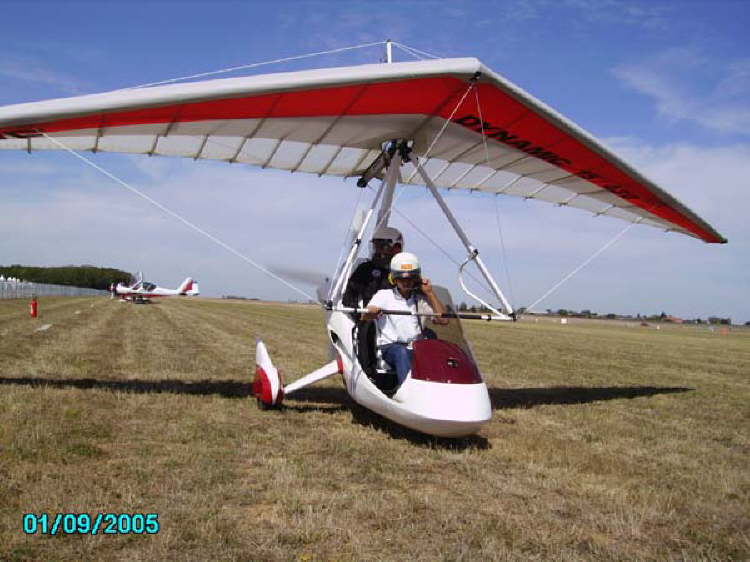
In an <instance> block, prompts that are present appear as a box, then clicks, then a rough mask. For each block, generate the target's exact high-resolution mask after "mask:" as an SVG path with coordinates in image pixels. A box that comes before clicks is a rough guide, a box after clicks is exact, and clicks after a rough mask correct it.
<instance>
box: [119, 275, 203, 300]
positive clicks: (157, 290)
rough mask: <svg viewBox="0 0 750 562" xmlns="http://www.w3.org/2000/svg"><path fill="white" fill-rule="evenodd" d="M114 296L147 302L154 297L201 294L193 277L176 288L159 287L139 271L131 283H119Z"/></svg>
mask: <svg viewBox="0 0 750 562" xmlns="http://www.w3.org/2000/svg"><path fill="white" fill-rule="evenodd" d="M112 294H113V296H118V297H120V299H121V300H122V301H123V302H132V303H138V304H142V303H146V302H151V299H152V298H154V297H172V296H176V295H179V296H195V295H199V294H200V289H199V287H198V282H197V281H193V279H192V278H190V277H188V278H186V279H185V280H184V281H183V282H182V283H181V284H180V286H179V287H177V288H176V289H166V288H164V287H159V286H157V285H156V284H155V283H149V282H148V281H144V280H143V273H141V272H138V275H136V277H135V279H134V280H133V282H132V283H131V284H130V285H124V284H123V283H118V284H117V285H116V286H115V287H114V288H113V291H112Z"/></svg>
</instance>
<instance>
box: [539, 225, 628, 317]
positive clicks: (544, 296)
mask: <svg viewBox="0 0 750 562" xmlns="http://www.w3.org/2000/svg"><path fill="white" fill-rule="evenodd" d="M641 220H642V219H638V220H636V221H633V222H631V223H630V224H628V225H627V226H625V228H623V229H622V230H621V231H620V232H618V233H617V234H616V235H615V236H614V237H613V238H612V239H611V240H610V241H609V242H607V243H606V244H605V245H604V246H602V247H601V248H599V249H598V250H597V251H596V252H594V253H593V254H591V255H590V256H589V257H588V259H586V260H585V261H584V262H583V263H582V264H581V265H579V266H578V267H576V268H575V269H574V270H573V271H571V272H570V273H568V274H567V275H566V276H565V277H563V278H562V279H561V280H560V281H558V282H557V283H556V284H555V285H553V286H552V287H551V288H550V289H549V290H548V291H547V292H546V293H544V294H543V295H542V296H541V297H539V298H538V299H537V300H535V301H534V302H533V303H531V304H530V305H529V306H527V307H526V310H528V311H531V310H532V309H533V308H534V307H535V306H536V305H538V304H539V303H540V302H542V301H543V300H544V299H546V298H547V297H548V296H550V295H551V294H552V293H553V292H554V291H556V290H557V289H558V288H559V287H560V286H561V285H562V284H563V283H565V282H566V281H567V280H568V279H570V278H571V277H573V276H574V275H575V274H576V273H578V272H579V271H581V270H582V269H583V268H584V267H586V266H587V265H588V264H589V263H591V262H592V261H593V260H594V258H596V256H598V255H599V254H601V253H602V252H603V251H604V250H606V249H607V248H609V247H610V246H611V245H612V244H614V243H615V242H617V241H618V240H619V239H620V238H621V237H622V236H623V235H624V234H625V233H626V232H627V231H628V230H630V229H631V228H633V227H634V226H635V225H636V224H638V223H639V222H641Z"/></svg>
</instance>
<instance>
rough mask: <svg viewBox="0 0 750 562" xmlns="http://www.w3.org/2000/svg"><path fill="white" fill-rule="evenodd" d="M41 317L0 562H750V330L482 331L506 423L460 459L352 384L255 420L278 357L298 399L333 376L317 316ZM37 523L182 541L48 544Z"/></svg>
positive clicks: (0, 436)
mask: <svg viewBox="0 0 750 562" xmlns="http://www.w3.org/2000/svg"><path fill="white" fill-rule="evenodd" d="M27 304H28V303H26V302H19V301H6V302H1V301H0V334H2V338H0V389H1V390H2V393H0V558H3V559H4V558H8V559H44V558H48V559H49V558H52V559H63V560H64V559H81V558H99V559H102V558H104V559H122V560H125V559H128V560H131V559H139V560H140V559H155V558H157V559H158V558H166V559H214V560H216V559H238V560H245V559H266V560H289V559H307V560H313V559H320V560H328V559H339V560H355V559H392V560H403V559H422V560H440V559H451V560H453V559H467V560H478V559H507V558H538V559H548V558H553V557H554V558H562V557H564V558H572V559H598V558H616V559H633V558H638V559H663V558H725V559H726V558H732V559H742V558H747V557H748V556H750V542H749V540H750V539H749V538H748V537H749V535H750V517H748V513H750V501H749V500H750V474H749V473H748V470H747V458H748V453H750V443H749V442H748V440H749V437H748V436H750V431H749V430H750V407H749V406H748V404H750V401H749V400H748V399H750V388H748V386H749V382H748V373H750V333H748V332H746V331H742V330H733V331H732V332H730V333H728V334H726V335H723V334H721V333H719V332H714V333H711V332H708V331H707V330H705V329H703V330H700V331H699V330H696V329H694V328H692V327H679V328H677V327H675V328H673V329H670V330H667V329H664V330H660V331H656V330H654V329H649V328H642V327H639V326H636V327H633V328H629V327H626V326H620V325H614V324H611V325H610V324H593V323H579V324H569V325H567V326H561V325H559V324H552V323H546V322H539V323H535V322H534V321H533V320H532V321H527V322H519V323H516V324H512V325H510V324H500V325H498V324H485V323H481V324H477V323H474V324H468V323H467V324H466V325H465V329H466V331H467V333H468V335H469V338H470V341H471V342H472V345H473V348H474V351H475V353H476V355H477V358H478V361H479V363H480V366H481V368H482V371H483V373H484V375H485V377H486V380H487V382H488V385H489V386H490V389H491V397H492V400H493V405H494V407H495V412H494V417H493V420H492V422H491V423H490V424H488V425H487V426H486V427H485V428H484V429H483V430H482V432H481V433H480V435H478V436H473V437H471V438H468V439H464V440H438V439H432V438H429V437H426V436H422V435H419V434H416V433H413V432H410V431H408V430H405V429H402V428H399V427H398V426H395V425H394V424H391V423H390V422H387V421H386V420H382V419H381V418H379V417H377V416H375V415H372V414H370V413H369V412H367V411H366V410H363V409H362V408H360V407H358V406H357V405H355V404H353V403H352V402H351V400H349V399H348V397H347V395H346V393H345V392H344V390H343V387H342V384H341V381H340V379H339V378H337V377H333V378H331V379H328V380H326V381H323V382H322V383H320V384H319V385H316V386H315V387H311V388H309V389H304V390H302V391H300V392H299V394H298V395H294V396H292V397H290V399H289V400H288V401H287V403H286V407H285V408H283V409H282V410H280V411H271V412H264V411H260V410H258V409H257V408H256V407H255V404H254V401H253V400H252V399H251V397H250V396H249V392H250V381H251V372H252V369H253V367H254V365H253V364H254V353H255V337H257V336H261V337H263V339H264V340H265V341H266V343H267V345H268V346H269V349H270V352H271V354H272V357H273V358H274V361H275V362H276V364H277V366H279V367H280V368H282V369H283V370H284V371H285V372H287V373H289V374H288V376H287V378H288V380H292V379H293V378H294V377H295V376H297V375H301V374H304V373H306V372H308V371H310V370H312V369H314V368H316V367H318V366H320V364H322V363H323V362H325V361H326V360H327V349H326V339H325V334H324V331H323V329H322V328H323V315H322V312H321V311H320V310H318V309H317V308H315V307H308V306H292V305H276V304H266V303H250V302H230V301H212V300H208V299H201V300H198V299H170V300H165V301H162V302H159V303H157V304H153V305H143V306H140V305H128V304H121V303H119V302H117V301H110V300H108V299H106V298H59V299H43V300H41V301H40V318H38V319H36V320H32V319H30V318H28V311H27V308H26V307H27ZM76 311H78V313H77V314H76ZM45 323H52V324H53V326H52V327H51V328H49V329H48V330H46V331H43V332H36V331H35V329H36V328H38V327H39V326H41V325H43V324H45ZM26 512H36V513H42V512H46V513H51V514H54V513H57V512H78V513H80V512H85V513H97V512H127V513H139V512H141V513H154V512H156V513H159V514H160V517H159V521H160V523H161V530H160V532H159V534H158V535H153V536H146V535H127V536H125V535H123V536H115V535H109V536H96V537H92V536H57V537H47V536H39V535H33V536H26V535H24V533H23V531H22V527H21V520H22V519H21V518H22V514H23V513H26Z"/></svg>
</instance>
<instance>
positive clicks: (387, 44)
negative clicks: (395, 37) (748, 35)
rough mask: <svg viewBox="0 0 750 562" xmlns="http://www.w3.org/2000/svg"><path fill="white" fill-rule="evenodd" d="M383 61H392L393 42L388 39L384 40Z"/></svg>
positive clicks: (389, 62)
mask: <svg viewBox="0 0 750 562" xmlns="http://www.w3.org/2000/svg"><path fill="white" fill-rule="evenodd" d="M385 62H387V63H388V64H391V63H392V62H393V43H391V40H390V39H386V40H385Z"/></svg>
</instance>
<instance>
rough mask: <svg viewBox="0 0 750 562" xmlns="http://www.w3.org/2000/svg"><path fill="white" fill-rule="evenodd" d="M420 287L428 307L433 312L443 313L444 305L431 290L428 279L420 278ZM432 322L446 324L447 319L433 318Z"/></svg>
mask: <svg viewBox="0 0 750 562" xmlns="http://www.w3.org/2000/svg"><path fill="white" fill-rule="evenodd" d="M420 289H421V290H422V294H424V296H425V298H426V299H427V303H428V304H429V305H430V308H432V310H433V311H434V312H435V314H445V306H443V303H442V302H440V299H439V298H437V295H436V294H435V291H433V290H432V283H430V280H429V279H426V278H423V279H422V286H421V287H420ZM432 322H433V323H434V324H447V323H448V322H449V320H448V319H447V318H433V319H432Z"/></svg>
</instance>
